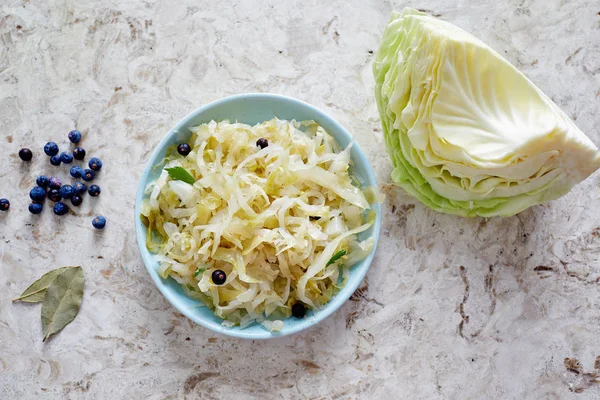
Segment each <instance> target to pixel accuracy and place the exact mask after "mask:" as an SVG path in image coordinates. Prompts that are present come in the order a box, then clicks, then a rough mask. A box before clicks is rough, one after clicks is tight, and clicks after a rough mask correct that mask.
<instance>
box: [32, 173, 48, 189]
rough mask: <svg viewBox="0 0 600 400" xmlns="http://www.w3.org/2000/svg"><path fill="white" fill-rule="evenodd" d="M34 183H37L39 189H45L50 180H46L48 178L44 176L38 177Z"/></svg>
mask: <svg viewBox="0 0 600 400" xmlns="http://www.w3.org/2000/svg"><path fill="white" fill-rule="evenodd" d="M35 183H37V185H38V186H39V187H43V188H47V187H48V184H49V183H50V179H48V177H47V176H45V175H40V176H38V177H37V179H36V180H35Z"/></svg>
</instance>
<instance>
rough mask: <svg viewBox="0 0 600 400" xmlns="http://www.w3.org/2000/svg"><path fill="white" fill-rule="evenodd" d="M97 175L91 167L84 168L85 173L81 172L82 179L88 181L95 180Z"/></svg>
mask: <svg viewBox="0 0 600 400" xmlns="http://www.w3.org/2000/svg"><path fill="white" fill-rule="evenodd" d="M95 177H96V173H95V172H94V171H92V170H91V169H84V170H83V174H81V179H83V180H84V181H86V182H89V181H91V180H93V179H94V178H95Z"/></svg>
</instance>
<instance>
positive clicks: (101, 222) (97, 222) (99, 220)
mask: <svg viewBox="0 0 600 400" xmlns="http://www.w3.org/2000/svg"><path fill="white" fill-rule="evenodd" d="M105 225H106V218H104V217H103V216H102V215H98V216H97V217H96V218H94V219H93V220H92V226H93V227H94V228H96V229H104V226H105Z"/></svg>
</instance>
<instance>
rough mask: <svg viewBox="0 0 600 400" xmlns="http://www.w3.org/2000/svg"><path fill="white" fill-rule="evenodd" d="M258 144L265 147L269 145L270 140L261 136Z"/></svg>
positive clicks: (262, 147)
mask: <svg viewBox="0 0 600 400" xmlns="http://www.w3.org/2000/svg"><path fill="white" fill-rule="evenodd" d="M256 145H257V146H258V147H260V148H261V149H264V148H265V147H267V146H269V141H268V140H267V139H265V138H260V139H258V140H257V141H256Z"/></svg>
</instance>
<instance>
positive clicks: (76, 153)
mask: <svg viewBox="0 0 600 400" xmlns="http://www.w3.org/2000/svg"><path fill="white" fill-rule="evenodd" d="M73 157H74V158H75V159H76V160H79V161H81V160H83V159H84V158H85V150H84V149H82V148H81V147H75V148H74V149H73Z"/></svg>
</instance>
